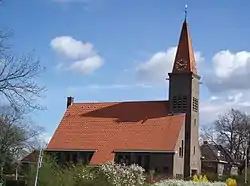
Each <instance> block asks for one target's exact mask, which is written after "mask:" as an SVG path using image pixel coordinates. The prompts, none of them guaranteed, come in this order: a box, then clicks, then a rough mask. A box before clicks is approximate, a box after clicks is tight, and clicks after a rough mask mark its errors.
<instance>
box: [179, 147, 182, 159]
mask: <svg viewBox="0 0 250 186" xmlns="http://www.w3.org/2000/svg"><path fill="white" fill-rule="evenodd" d="M179 157H182V148H181V147H179Z"/></svg>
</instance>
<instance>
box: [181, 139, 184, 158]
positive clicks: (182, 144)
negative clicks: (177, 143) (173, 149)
mask: <svg viewBox="0 0 250 186" xmlns="http://www.w3.org/2000/svg"><path fill="white" fill-rule="evenodd" d="M183 149H184V141H183V140H181V156H182V157H183V154H184V153H183V152H184V151H183Z"/></svg>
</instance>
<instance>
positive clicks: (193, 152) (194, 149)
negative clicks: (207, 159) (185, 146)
mask: <svg viewBox="0 0 250 186" xmlns="http://www.w3.org/2000/svg"><path fill="white" fill-rule="evenodd" d="M193 154H194V155H195V146H194V152H193Z"/></svg>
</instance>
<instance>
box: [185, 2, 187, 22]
mask: <svg viewBox="0 0 250 186" xmlns="http://www.w3.org/2000/svg"><path fill="white" fill-rule="evenodd" d="M187 7H188V6H187V5H185V21H186V20H187Z"/></svg>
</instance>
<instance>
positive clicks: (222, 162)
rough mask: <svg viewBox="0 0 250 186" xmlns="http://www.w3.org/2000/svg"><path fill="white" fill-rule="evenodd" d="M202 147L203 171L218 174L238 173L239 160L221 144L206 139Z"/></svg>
mask: <svg viewBox="0 0 250 186" xmlns="http://www.w3.org/2000/svg"><path fill="white" fill-rule="evenodd" d="M200 148H201V155H202V161H201V167H202V172H204V173H205V172H213V173H216V174H218V176H222V175H237V174H238V166H239V164H238V162H236V161H235V160H234V159H233V158H232V156H231V155H230V154H229V152H227V150H226V149H225V148H223V147H222V146H221V145H217V144H214V143H208V142H207V141H204V143H203V144H202V145H201V147H200Z"/></svg>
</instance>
